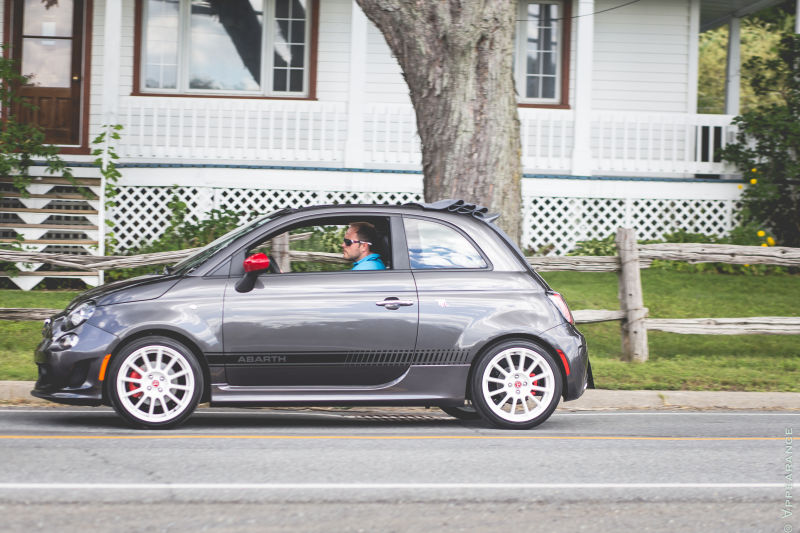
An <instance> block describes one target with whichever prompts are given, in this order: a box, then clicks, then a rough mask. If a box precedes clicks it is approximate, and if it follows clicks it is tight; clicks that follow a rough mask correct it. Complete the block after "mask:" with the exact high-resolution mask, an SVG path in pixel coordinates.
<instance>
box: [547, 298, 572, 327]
mask: <svg viewBox="0 0 800 533" xmlns="http://www.w3.org/2000/svg"><path fill="white" fill-rule="evenodd" d="M547 297H548V298H550V301H551V302H553V303H554V304H555V306H556V307H557V308H558V310H559V311H561V315H562V316H563V317H564V320H566V321H567V322H569V323H570V324H575V319H574V318H573V317H572V311H570V310H569V306H568V305H567V302H566V301H565V300H564V297H563V296H561V295H560V294H559V293H557V292H548V293H547Z"/></svg>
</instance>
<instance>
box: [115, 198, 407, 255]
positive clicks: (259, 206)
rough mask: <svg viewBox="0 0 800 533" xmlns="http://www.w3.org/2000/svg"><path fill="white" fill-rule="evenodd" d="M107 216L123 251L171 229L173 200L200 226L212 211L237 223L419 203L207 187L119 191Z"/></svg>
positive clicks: (394, 199)
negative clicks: (350, 206) (280, 213)
mask: <svg viewBox="0 0 800 533" xmlns="http://www.w3.org/2000/svg"><path fill="white" fill-rule="evenodd" d="M115 199H116V201H117V206H116V207H115V208H114V209H113V210H112V213H111V218H112V220H113V221H114V223H115V225H114V234H115V236H116V238H117V241H118V246H117V248H118V250H120V251H124V250H127V249H131V248H135V247H138V246H141V245H142V244H146V243H149V242H152V241H153V240H155V239H157V238H158V237H159V236H160V235H161V234H162V233H163V232H164V230H166V228H167V227H168V226H169V223H170V213H171V210H170V207H169V204H170V203H171V202H172V201H173V200H174V199H177V200H178V201H181V202H184V203H185V204H186V205H187V207H188V210H189V214H188V218H189V220H192V221H198V220H202V219H203V218H206V217H207V216H208V212H209V211H210V210H211V209H230V210H233V211H237V212H239V213H241V214H242V221H245V220H249V219H250V218H252V217H253V216H254V215H258V214H265V213H269V212H270V211H274V210H276V209H281V208H284V207H306V206H310V205H321V204H344V203H368V204H372V203H375V204H402V203H406V202H415V201H416V202H418V201H421V200H422V195H421V194H418V193H412V192H387V191H312V190H282V189H242V188H237V189H223V188H211V187H120V189H119V194H118V195H117V197H116V198H115Z"/></svg>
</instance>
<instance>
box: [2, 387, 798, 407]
mask: <svg viewBox="0 0 800 533" xmlns="http://www.w3.org/2000/svg"><path fill="white" fill-rule="evenodd" d="M33 385H34V382H33V381H0V404H2V405H49V406H54V405H55V404H53V403H51V402H46V401H44V400H40V399H38V398H34V397H33V396H31V395H30V391H31V389H33ZM558 408H559V409H561V410H565V411H593V410H637V409H697V410H748V409H749V410H771V411H795V410H800V392H727V391H649V390H633V391H624V390H604V389H590V390H587V391H586V392H585V393H584V394H583V396H581V397H580V398H579V399H577V400H575V401H572V402H565V403H562V404H561V405H559V407H558Z"/></svg>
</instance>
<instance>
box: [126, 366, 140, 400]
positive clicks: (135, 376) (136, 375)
mask: <svg viewBox="0 0 800 533" xmlns="http://www.w3.org/2000/svg"><path fill="white" fill-rule="evenodd" d="M128 377H129V378H131V379H142V375H141V374H139V373H138V372H137V371H135V370H134V371H132V372H131V373H130V375H129V376H128ZM134 389H136V385H135V384H134V383H128V392H130V391H132V390H134ZM132 396H133V397H134V398H137V399H138V398H141V397H142V393H141V392H137V393H136V394H133V395H132Z"/></svg>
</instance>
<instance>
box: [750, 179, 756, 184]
mask: <svg viewBox="0 0 800 533" xmlns="http://www.w3.org/2000/svg"><path fill="white" fill-rule="evenodd" d="M756 183H758V180H757V179H755V178H750V185H755V184H756Z"/></svg>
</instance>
